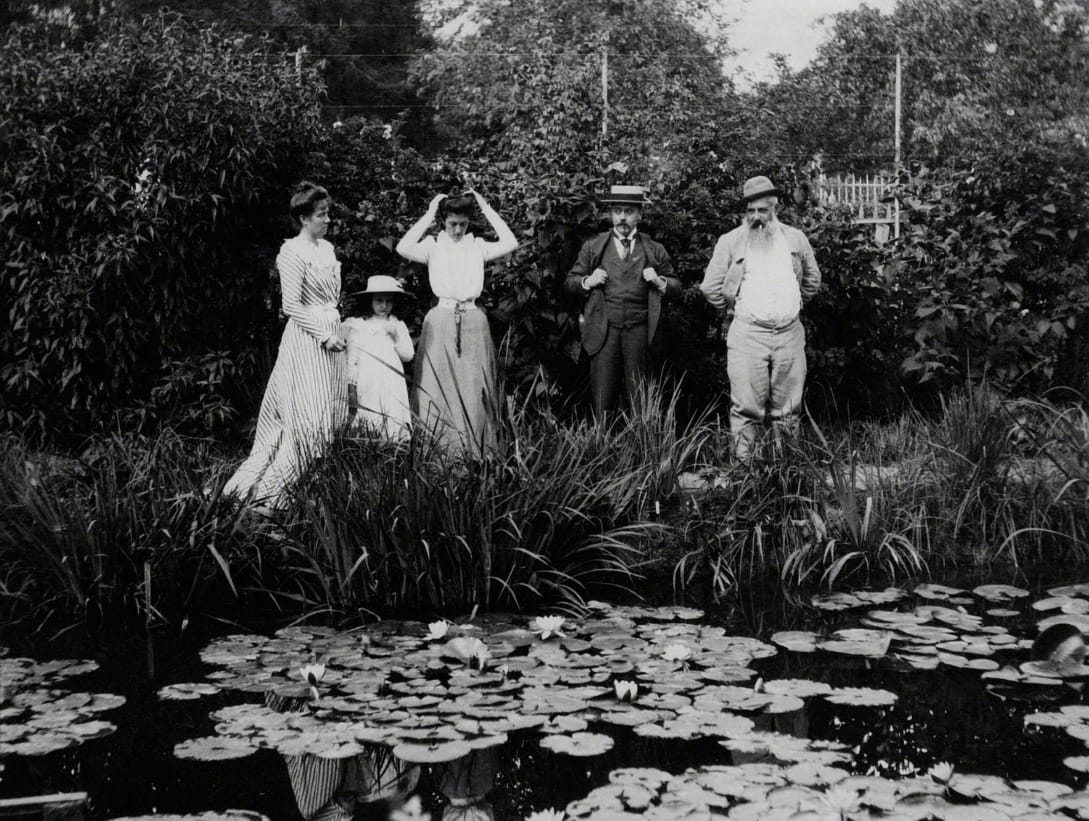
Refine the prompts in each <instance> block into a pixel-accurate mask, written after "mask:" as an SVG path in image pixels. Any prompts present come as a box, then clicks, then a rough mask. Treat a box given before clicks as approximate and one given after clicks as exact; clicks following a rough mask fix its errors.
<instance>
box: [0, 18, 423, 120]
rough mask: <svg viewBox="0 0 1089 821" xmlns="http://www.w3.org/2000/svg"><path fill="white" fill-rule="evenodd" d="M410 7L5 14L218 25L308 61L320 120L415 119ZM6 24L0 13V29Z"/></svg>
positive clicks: (249, 43)
mask: <svg viewBox="0 0 1089 821" xmlns="http://www.w3.org/2000/svg"><path fill="white" fill-rule="evenodd" d="M416 6H417V3H416V2H415V0H399V2H396V3H390V2H387V0H320V2H319V0H45V2H38V3H33V4H31V3H25V2H22V0H15V3H14V5H13V7H12V9H11V11H10V12H9V13H8V14H9V16H10V19H11V20H15V19H21V20H24V21H25V20H28V19H30V18H31V17H34V16H37V17H39V18H44V19H53V20H55V21H66V22H67V23H68V24H69V26H70V27H71V28H73V29H77V30H81V31H84V32H87V33H93V32H94V31H95V30H96V29H97V28H98V26H100V25H101V24H102V22H103V21H107V22H108V21H111V20H116V19H117V18H124V19H127V20H131V21H139V20H141V19H143V18H144V17H154V16H157V15H160V14H162V13H164V12H166V13H170V12H173V13H175V14H180V15H184V16H185V17H188V18H190V19H192V20H194V21H200V22H204V23H215V24H219V25H221V26H223V27H224V28H225V29H228V30H230V31H233V32H237V33H238V34H239V35H244V39H243V40H241V41H239V42H237V43H236V45H238V46H239V47H246V48H254V49H257V50H262V49H266V48H273V49H284V50H290V51H297V50H300V49H302V50H303V51H304V52H305V53H306V54H307V55H309V56H306V57H304V58H303V59H304V60H305V62H306V63H307V64H311V65H316V66H317V67H318V69H319V71H320V73H321V76H322V79H323V80H324V82H325V89H326V90H325V99H324V102H325V103H326V107H325V119H326V120H328V121H332V120H335V119H339V118H345V117H349V116H356V115H360V114H366V115H369V116H372V117H375V118H378V119H383V120H387V121H388V120H391V119H393V118H395V117H397V116H398V115H401V114H405V115H408V116H410V117H412V116H414V115H415V114H416V113H417V112H416V108H417V107H418V105H419V100H418V99H417V98H416V95H415V93H414V91H413V89H412V88H411V86H410V84H409V83H408V64H409V58H410V55H411V54H412V53H414V52H415V51H417V50H419V49H421V48H423V47H425V46H426V40H425V38H424V37H423V35H422V33H421V29H420V25H419V20H418V15H417V9H416ZM17 15H18V16H17ZM5 22H8V21H7V20H6V19H5V17H4V16H3V13H2V12H0V27H2V26H3V25H4V23H5ZM418 121H419V120H418V118H417V119H414V120H413V122H418ZM421 136H422V137H423V138H426V135H421Z"/></svg>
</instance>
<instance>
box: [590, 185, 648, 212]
mask: <svg viewBox="0 0 1089 821" xmlns="http://www.w3.org/2000/svg"><path fill="white" fill-rule="evenodd" d="M601 204H602V205H634V206H636V207H638V208H642V207H643V206H644V205H646V204H647V192H646V189H645V188H643V186H641V185H614V186H612V188H610V189H609V196H607V197H605V198H604V199H603V200H602V201H601Z"/></svg>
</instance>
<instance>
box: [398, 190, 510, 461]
mask: <svg viewBox="0 0 1089 821" xmlns="http://www.w3.org/2000/svg"><path fill="white" fill-rule="evenodd" d="M469 193H470V194H472V196H473V198H475V199H476V204H477V205H478V206H479V207H480V211H481V213H483V214H484V217H485V218H486V219H487V220H488V223H489V225H491V227H492V230H494V231H495V233H496V236H497V237H498V241H496V242H486V241H485V240H483V239H481V238H480V237H474V236H473V235H472V234H470V233H467V229H468V227H469V216H470V214H471V212H472V207H473V200H472V199H471V198H470V197H468V196H461V197H452V198H450V199H446V196H445V195H444V194H439V195H438V196H437V197H435V198H434V199H433V200H431V204H430V205H429V206H428V208H427V212H426V213H425V214H424V215H423V217H421V218H420V220H419V221H418V222H417V223H416V224H415V225H413V226H412V227H411V228H409V229H408V231H407V232H406V233H405V235H404V236H403V237H402V238H401V241H400V242H398V243H397V253H398V254H400V255H401V256H402V257H404V258H405V259H409V260H412V261H413V262H420V263H423V264H424V265H426V266H427V275H428V281H429V282H430V284H431V290H432V292H433V293H434V294H435V296H436V297H438V300H439V301H438V305H436V306H435V307H434V308H432V309H431V310H430V311H429V312H428V314H427V316H426V317H424V324H423V330H422V331H421V333H420V344H419V355H418V356H417V357H416V373H415V379H414V380H413V381H414V385H413V405H414V410H415V411H416V414H417V416H418V417H419V420H420V424H421V425H422V426H423V429H424V430H427V431H430V432H432V433H433V434H434V435H435V436H436V439H437V441H438V442H439V443H440V445H441V446H442V447H443V448H444V449H445V450H447V451H448V452H453V453H462V454H467V455H469V456H471V457H476V458H479V457H480V456H481V455H482V454H483V453H484V452H486V451H487V450H488V449H490V448H493V447H495V427H496V419H495V410H494V409H495V405H496V402H497V400H498V397H497V396H496V395H495V385H496V361H495V343H494V342H492V334H491V330H490V329H489V328H488V317H487V316H486V315H485V314H484V312H483V311H482V310H481V309H480V308H479V307H478V306H477V304H476V300H477V297H479V296H480V293H481V291H482V290H483V288H484V263H486V262H490V261H491V260H493V259H498V258H499V257H503V256H506V255H507V254H509V253H511V252H512V251H513V250H514V249H515V248H517V247H518V240H517V239H516V238H515V236H514V232H513V231H511V230H510V228H508V227H507V224H506V223H505V222H503V218H502V217H500V216H499V214H497V213H496V212H495V210H494V209H493V208H492V207H491V206H490V205H488V203H487V202H485V201H484V198H483V197H481V196H480V194H478V193H477V192H476V191H470V192H469ZM440 204H441V208H440ZM436 217H438V220H439V223H440V225H442V230H441V231H440V232H439V234H438V235H437V236H426V237H425V236H424V234H425V233H426V232H427V229H428V228H430V227H431V224H432V222H434V221H435V219H436Z"/></svg>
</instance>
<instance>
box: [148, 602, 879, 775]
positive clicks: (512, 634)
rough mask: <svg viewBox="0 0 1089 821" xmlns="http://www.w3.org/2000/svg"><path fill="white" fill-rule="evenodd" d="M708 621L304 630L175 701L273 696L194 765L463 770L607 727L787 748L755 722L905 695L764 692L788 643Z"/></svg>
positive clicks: (223, 721)
mask: <svg viewBox="0 0 1089 821" xmlns="http://www.w3.org/2000/svg"><path fill="white" fill-rule="evenodd" d="M701 615H702V614H701V613H700V611H698V610H694V609H691V608H646V607H639V608H633V607H617V606H610V605H606V604H600V603H595V604H593V605H592V606H591V611H590V613H589V615H588V616H587V617H586V618H583V619H579V620H568V619H564V618H562V617H539V618H537V619H534V620H531V621H529V622H528V623H527V622H526V621H525V620H521V619H520V620H503V619H498V618H495V619H491V620H488V621H486V622H484V623H483V624H480V625H451V624H449V623H446V622H436V623H433V624H431V625H424V624H421V623H416V622H393V621H387V622H380V623H378V624H375V625H372V626H370V627H368V628H367V629H365V630H363V631H356V632H349V633H344V632H335V631H333V630H329V629H325V628H316V627H292V628H287V629H284V630H281V631H279V632H278V633H276V634H275V635H274V636H272V637H266V636H250V635H234V636H227V637H225V638H223V639H220V640H218V641H215V642H213V643H212V644H211V645H209V646H208V647H207V648H206V649H205V650H204V651H203V653H202V654H201V656H202V659H203V660H204V661H205V662H208V663H210V664H213V665H216V666H218V667H221V668H222V669H220V670H217V671H215V672H213V673H212V674H210V675H209V676H208V681H206V682H197V683H186V684H183V685H173V686H171V687H170V688H166V689H164V690H163V691H161V695H162V697H164V698H178V697H186V698H189V697H193V696H199V695H200V694H203V693H206V692H207V691H208V684H211V685H213V686H214V689H223V690H241V691H245V692H255V693H263V694H267V696H268V698H266V703H265V704H252V703H251V704H242V705H235V706H231V707H226V708H223V709H220V710H218V711H216V712H214V713H213V719H214V720H215V721H216V722H217V724H216V733H217V734H216V735H215V736H212V737H209V738H205V739H194V740H190V741H186V742H184V743H182V744H179V745H178V746H177V747H176V748H175V753H176V754H177V755H178V756H180V757H185V758H199V759H206V760H217V759H223V758H233V757H240V756H245V755H249V754H251V753H252V752H254V751H255V750H257V749H260V748H266V749H274V750H277V751H279V752H281V753H283V754H285V755H298V754H302V753H309V754H312V755H317V756H321V757H326V758H339V757H345V756H351V755H358V754H360V753H361V752H363V751H365V750H367V749H371V748H373V745H381V746H385V747H388V748H390V749H391V750H392V752H393V754H394V755H395V756H396V757H398V758H400V759H402V760H404V761H408V762H415V763H437V762H442V761H452V760H455V759H458V758H461V757H463V756H465V755H467V754H468V753H469V752H471V751H472V750H474V749H479V748H482V747H487V746H492V745H498V744H502V743H504V742H505V741H506V740H507V738H508V734H509V733H512V732H516V731H532V732H534V733H537V734H539V735H540V736H541V741H540V743H541V746H542V747H544V748H546V749H548V750H551V751H552V752H555V753H559V754H564V755H571V756H595V755H600V754H601V753H603V752H605V751H607V750H608V749H610V748H611V747H612V746H613V738H612V737H611V736H610V735H609V734H607V733H605V732H601V729H602V728H604V727H606V726H608V725H613V726H614V727H626V728H632V730H633V731H634V732H635V733H636V734H638V735H642V736H648V737H655V738H673V739H694V738H714V739H721V740H728V741H730V742H731V743H735V744H737V745H738V746H739V748H745V749H767V748H768V747H769V745H770V746H778V747H782V746H783V745H789V744H790V743H792V742H791V741H788V740H784V739H787V738H789V737H782V738H780V737H776V736H775V734H769V733H762V732H760V731H759V730H758V729H757V722H756V721H755V720H754V719H756V718H757V717H758V716H761V715H775V714H781V713H789V712H793V711H797V710H800V709H802V708H803V707H804V704H805V699H807V698H812V697H822V698H827V699H831V700H835V701H837V703H840V704H846V705H879V706H883V705H887V704H889V703H891V702H892V700H893V699H894V698H895V696H894V695H893V694H891V693H888V692H886V691H865V690H856V689H852V688H843V689H838V690H837V689H835V688H832V687H830V686H828V685H819V684H816V683H814V682H804V681H780V682H769V683H768V684H767V685H766V686H764V685H762V684H760V685H759V686H754V684H753V681H754V679H756V677H757V673H756V670H754V669H753V668H752V667H751V666H750V665H751V664H752V663H753V662H754V661H756V660H759V659H763V658H768V657H771V656H774V655H775V654H776V653H777V650H776V649H775V647H774V646H772V645H770V644H768V643H765V642H763V641H760V640H758V639H754V638H748V637H739V636H732V635H728V634H727V632H726V630H725V629H724V628H722V627H717V626H709V625H700V624H694V623H691V620H692V619H695V618H698V617H700V616H701ZM276 700H281V701H282V700H293V701H294V702H295V704H294V709H289V710H284V709H277V707H278V706H279V707H282V706H283V705H282V704H280V705H277V704H276V703H274V702H275V701H276ZM833 751H834V749H833V748H831V747H830V748H829V749H828V750H827V751H826V752H829V753H831V752H833ZM841 755H843V754H842V753H839V752H837V753H836V756H835V758H836V760H839V757H840V756H841Z"/></svg>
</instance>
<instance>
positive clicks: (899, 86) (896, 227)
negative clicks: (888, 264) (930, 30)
mask: <svg viewBox="0 0 1089 821" xmlns="http://www.w3.org/2000/svg"><path fill="white" fill-rule="evenodd" d="M901 55H902V52H900V51H897V52H896V136H895V137H894V143H893V144H894V145H895V152H896V156H895V159H894V162H893V166H894V168H893V173H895V174H896V185H897V186H899V184H900V161H901V157H900V127H901V108H900V97H901V93H902V91H903V67H902V60H901ZM897 193H899V192H897ZM893 209H894V211H895V219H894V221H893V236H895V237H899V236H900V197H899V196H897V197H896V198H895V199H894V200H893Z"/></svg>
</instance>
